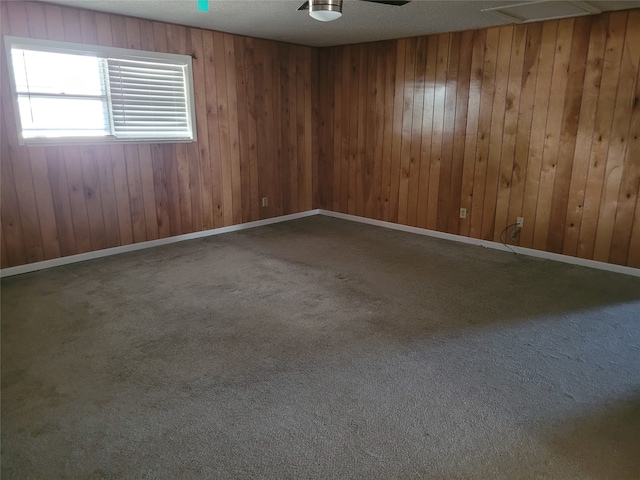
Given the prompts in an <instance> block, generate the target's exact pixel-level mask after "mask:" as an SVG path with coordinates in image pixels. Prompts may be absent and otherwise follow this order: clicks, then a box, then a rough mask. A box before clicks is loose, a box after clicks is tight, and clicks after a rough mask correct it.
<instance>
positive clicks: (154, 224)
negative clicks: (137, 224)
mask: <svg viewBox="0 0 640 480" xmlns="http://www.w3.org/2000/svg"><path fill="white" fill-rule="evenodd" d="M193 145H196V144H193ZM138 159H139V162H140V182H141V186H142V202H143V209H144V218H145V228H146V238H147V240H156V239H158V237H159V231H158V210H157V201H156V191H155V182H154V178H153V158H152V156H151V144H148V143H143V144H140V145H138ZM198 217H199V218H202V216H198ZM199 226H200V229H202V221H200V224H199Z"/></svg>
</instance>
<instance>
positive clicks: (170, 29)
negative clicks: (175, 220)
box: [127, 24, 198, 233]
mask: <svg viewBox="0 0 640 480" xmlns="http://www.w3.org/2000/svg"><path fill="white" fill-rule="evenodd" d="M186 31H187V30H186V28H185V27H182V26H180V25H173V24H169V25H167V26H166V34H167V38H166V48H167V49H166V50H165V51H166V52H169V53H177V54H185V53H187V50H186V43H185V39H186ZM189 146H190V144H187V143H176V144H175V152H176V158H175V164H176V165H175V172H176V175H177V182H176V183H175V184H174V185H175V186H176V190H177V192H178V198H176V201H177V202H176V204H175V206H176V208H177V209H178V211H179V216H180V224H181V226H182V228H181V233H190V232H193V231H194V225H193V223H194V205H193V194H192V190H193V188H192V187H197V185H198V182H192V179H191V166H190V164H191V162H192V161H194V159H193V158H191V155H190V154H191V150H190V148H189ZM128 170H129V165H127V171H128Z"/></svg>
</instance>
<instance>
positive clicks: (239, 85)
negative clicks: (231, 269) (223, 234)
mask: <svg viewBox="0 0 640 480" xmlns="http://www.w3.org/2000/svg"><path fill="white" fill-rule="evenodd" d="M232 41H233V43H234V46H233V50H234V52H235V55H234V70H235V82H236V95H237V114H238V154H239V165H238V168H239V175H240V178H239V179H240V192H241V202H240V204H241V212H242V221H243V222H250V221H251V218H252V217H251V173H250V168H249V155H250V145H249V141H250V139H249V112H248V108H247V105H248V100H247V74H246V71H245V63H246V60H245V46H244V37H239V36H235V37H232ZM202 83H203V85H202V87H201V88H204V80H203V82H202ZM196 90H197V89H196Z"/></svg>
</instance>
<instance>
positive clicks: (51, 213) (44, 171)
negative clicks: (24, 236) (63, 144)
mask: <svg viewBox="0 0 640 480" xmlns="http://www.w3.org/2000/svg"><path fill="white" fill-rule="evenodd" d="M12 120H13V119H12V118H9V121H12ZM29 159H30V162H31V174H32V176H33V190H34V193H35V196H36V206H37V211H38V219H39V222H40V231H41V236H42V250H43V254H44V259H45V260H50V259H53V258H58V257H60V242H59V241H58V227H57V225H56V216H55V210H54V208H53V196H52V193H51V190H52V189H51V182H50V181H49V167H48V165H47V156H46V153H45V149H44V147H30V148H29Z"/></svg>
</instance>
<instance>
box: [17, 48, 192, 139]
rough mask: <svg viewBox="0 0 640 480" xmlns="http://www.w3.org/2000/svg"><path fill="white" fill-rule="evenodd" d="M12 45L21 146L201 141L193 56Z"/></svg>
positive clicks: (108, 49) (120, 50) (107, 49)
mask: <svg viewBox="0 0 640 480" xmlns="http://www.w3.org/2000/svg"><path fill="white" fill-rule="evenodd" d="M5 43H6V45H7V53H8V55H7V58H8V59H9V69H10V71H11V73H12V80H13V87H14V88H13V94H14V100H15V105H16V107H17V108H16V120H17V122H18V131H19V134H20V141H21V143H23V144H57V143H86V142H145V141H148V142H181V141H193V140H195V116H194V112H193V82H192V75H191V57H190V56H187V55H174V54H162V53H157V52H142V51H137V50H126V49H119V48H107V47H94V46H88V45H76V44H66V43H60V42H48V41H42V40H34V39H24V38H16V37H5Z"/></svg>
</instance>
